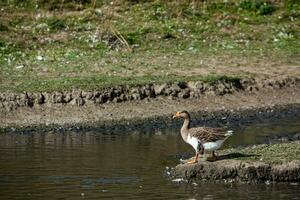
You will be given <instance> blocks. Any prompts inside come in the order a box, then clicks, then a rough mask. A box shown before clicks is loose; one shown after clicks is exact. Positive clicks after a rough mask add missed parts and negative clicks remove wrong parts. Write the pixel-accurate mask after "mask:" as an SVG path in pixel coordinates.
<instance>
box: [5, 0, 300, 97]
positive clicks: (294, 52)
mask: <svg viewBox="0 0 300 200" xmlns="http://www.w3.org/2000/svg"><path fill="white" fill-rule="evenodd" d="M47 2H48V1H45V0H39V1H33V0H25V1H17V0H14V1H9V4H8V3H7V1H5V2H1V3H0V6H1V13H0V18H1V20H0V91H8V90H10V91H24V90H26V91H37V90H39V91H40V90H43V91H44V90H47V91H52V90H62V89H66V90H67V89H72V88H83V89H86V88H88V89H91V88H93V89H94V88H99V87H105V86H110V85H119V84H130V85H136V84H144V83H149V82H170V81H180V80H189V79H194V80H199V79H200V80H202V79H206V80H212V81H215V80H216V79H219V78H222V77H223V78H224V77H225V76H227V77H229V78H230V77H231V76H234V77H241V76H249V75H251V76H255V75H256V74H257V73H260V68H261V67H263V68H264V69H265V70H266V71H267V72H266V73H270V74H272V73H273V72H272V70H273V69H276V67H277V66H282V65H296V66H297V65H299V61H300V32H299V30H300V3H299V2H298V1H295V0H287V1H284V2H281V1H280V2H279V1H274V3H271V1H266V0H255V1H250V0H227V1H223V0H222V1H221V0H215V1H186V0H184V1H169V2H166V1H162V0H158V1H137V0H127V1H126V0H118V1H94V0H90V1H88V0H81V1H71V0H64V1H61V0H53V1H51V3H47ZM272 2H273V1H272ZM218 67H221V69H220V70H218ZM241 67H247V70H244V69H240V68H241ZM208 75H209V76H208ZM207 76H208V77H207ZM212 77H213V78H212Z"/></svg>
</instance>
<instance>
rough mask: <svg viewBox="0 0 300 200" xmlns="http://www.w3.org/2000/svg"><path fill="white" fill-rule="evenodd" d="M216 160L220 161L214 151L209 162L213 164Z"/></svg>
mask: <svg viewBox="0 0 300 200" xmlns="http://www.w3.org/2000/svg"><path fill="white" fill-rule="evenodd" d="M216 160H218V157H217V156H216V154H215V151H212V154H211V157H210V158H208V159H207V161H211V162H213V161H216Z"/></svg>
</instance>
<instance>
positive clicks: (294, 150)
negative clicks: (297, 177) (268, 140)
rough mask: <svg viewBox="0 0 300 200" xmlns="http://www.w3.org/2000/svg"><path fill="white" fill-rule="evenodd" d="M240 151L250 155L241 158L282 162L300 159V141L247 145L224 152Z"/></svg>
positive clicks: (240, 158)
mask: <svg viewBox="0 0 300 200" xmlns="http://www.w3.org/2000/svg"><path fill="white" fill-rule="evenodd" d="M233 152H238V153H241V154H245V155H248V156H246V157H239V158H235V159H239V160H256V161H262V162H267V163H281V162H283V161H291V160H300V145H299V142H290V143H282V144H270V145H266V144H264V145H257V146H255V147H246V148H238V149H227V150H224V151H223V153H233Z"/></svg>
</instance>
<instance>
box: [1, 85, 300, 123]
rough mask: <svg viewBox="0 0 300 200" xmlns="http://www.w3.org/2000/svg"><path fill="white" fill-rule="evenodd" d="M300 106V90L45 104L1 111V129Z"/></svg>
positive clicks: (288, 89)
mask: <svg viewBox="0 0 300 200" xmlns="http://www.w3.org/2000/svg"><path fill="white" fill-rule="evenodd" d="M289 104H300V88H299V87H297V86H296V87H286V88H281V89H261V90H259V91H256V92H251V93H249V92H246V91H241V92H235V93H233V94H226V95H223V96H219V95H204V96H201V97H200V98H198V99H179V98H178V99H172V98H170V97H158V98H154V99H144V100H140V101H126V102H120V103H112V102H111V103H105V104H100V105H95V104H92V105H90V104H85V105H83V106H76V105H70V104H42V105H37V106H34V107H32V108H30V107H20V108H18V109H17V110H12V111H8V110H6V109H4V108H1V109H0V124H1V127H13V126H18V127H19V126H21V127H22V126H26V127H28V126H39V125H46V126H48V125H57V126H65V125H76V124H82V123H87V124H90V123H96V124H101V123H102V124H103V123H112V122H114V123H115V122H117V123H118V122H124V121H132V122H134V121H136V120H145V123H147V120H148V119H154V118H160V119H162V118H166V119H167V118H168V119H169V118H170V116H171V114H172V113H174V112H176V111H180V110H187V111H190V112H192V113H195V112H201V111H207V112H216V111H221V110H229V111H230V110H247V109H248V110H249V109H250V110H251V109H258V108H263V107H274V106H284V105H289Z"/></svg>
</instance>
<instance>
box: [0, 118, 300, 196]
mask: <svg viewBox="0 0 300 200" xmlns="http://www.w3.org/2000/svg"><path fill="white" fill-rule="evenodd" d="M234 129H235V131H236V134H235V135H234V136H233V137H232V138H230V139H229V140H228V141H226V145H225V146H224V147H225V148H226V147H230V146H236V145H241V144H254V143H260V142H262V141H263V140H264V138H265V136H267V135H276V134H293V133H297V132H299V131H300V123H299V121H295V120H293V121H281V122H276V123H275V122H274V123H273V124H255V125H251V126H246V127H238V128H234ZM182 153H193V150H192V148H191V147H190V146H188V145H187V144H185V143H184V142H183V141H182V139H181V138H180V135H179V129H178V128H176V129H165V130H159V131H148V132H132V133H124V134H122V135H120V134H118V135H111V134H103V133H100V132H95V131H94V132H93V131H91V132H85V133H83V132H81V133H75V132H69V133H50V132H49V133H43V134H41V133H31V134H2V135H0V199H105V198H107V199H273V198H274V199H275V198H276V199H280V198H281V199H300V194H299V191H300V186H299V185H297V184H288V183H285V184H275V185H273V184H270V185H266V184H261V185H252V186H251V185H235V184H233V185H225V184H213V183H202V184H199V185H197V184H191V185H185V184H178V183H174V182H172V181H170V180H168V179H166V178H164V177H163V172H164V170H165V168H166V166H169V167H170V166H175V165H176V164H178V162H179V159H180V157H181V155H182Z"/></svg>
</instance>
